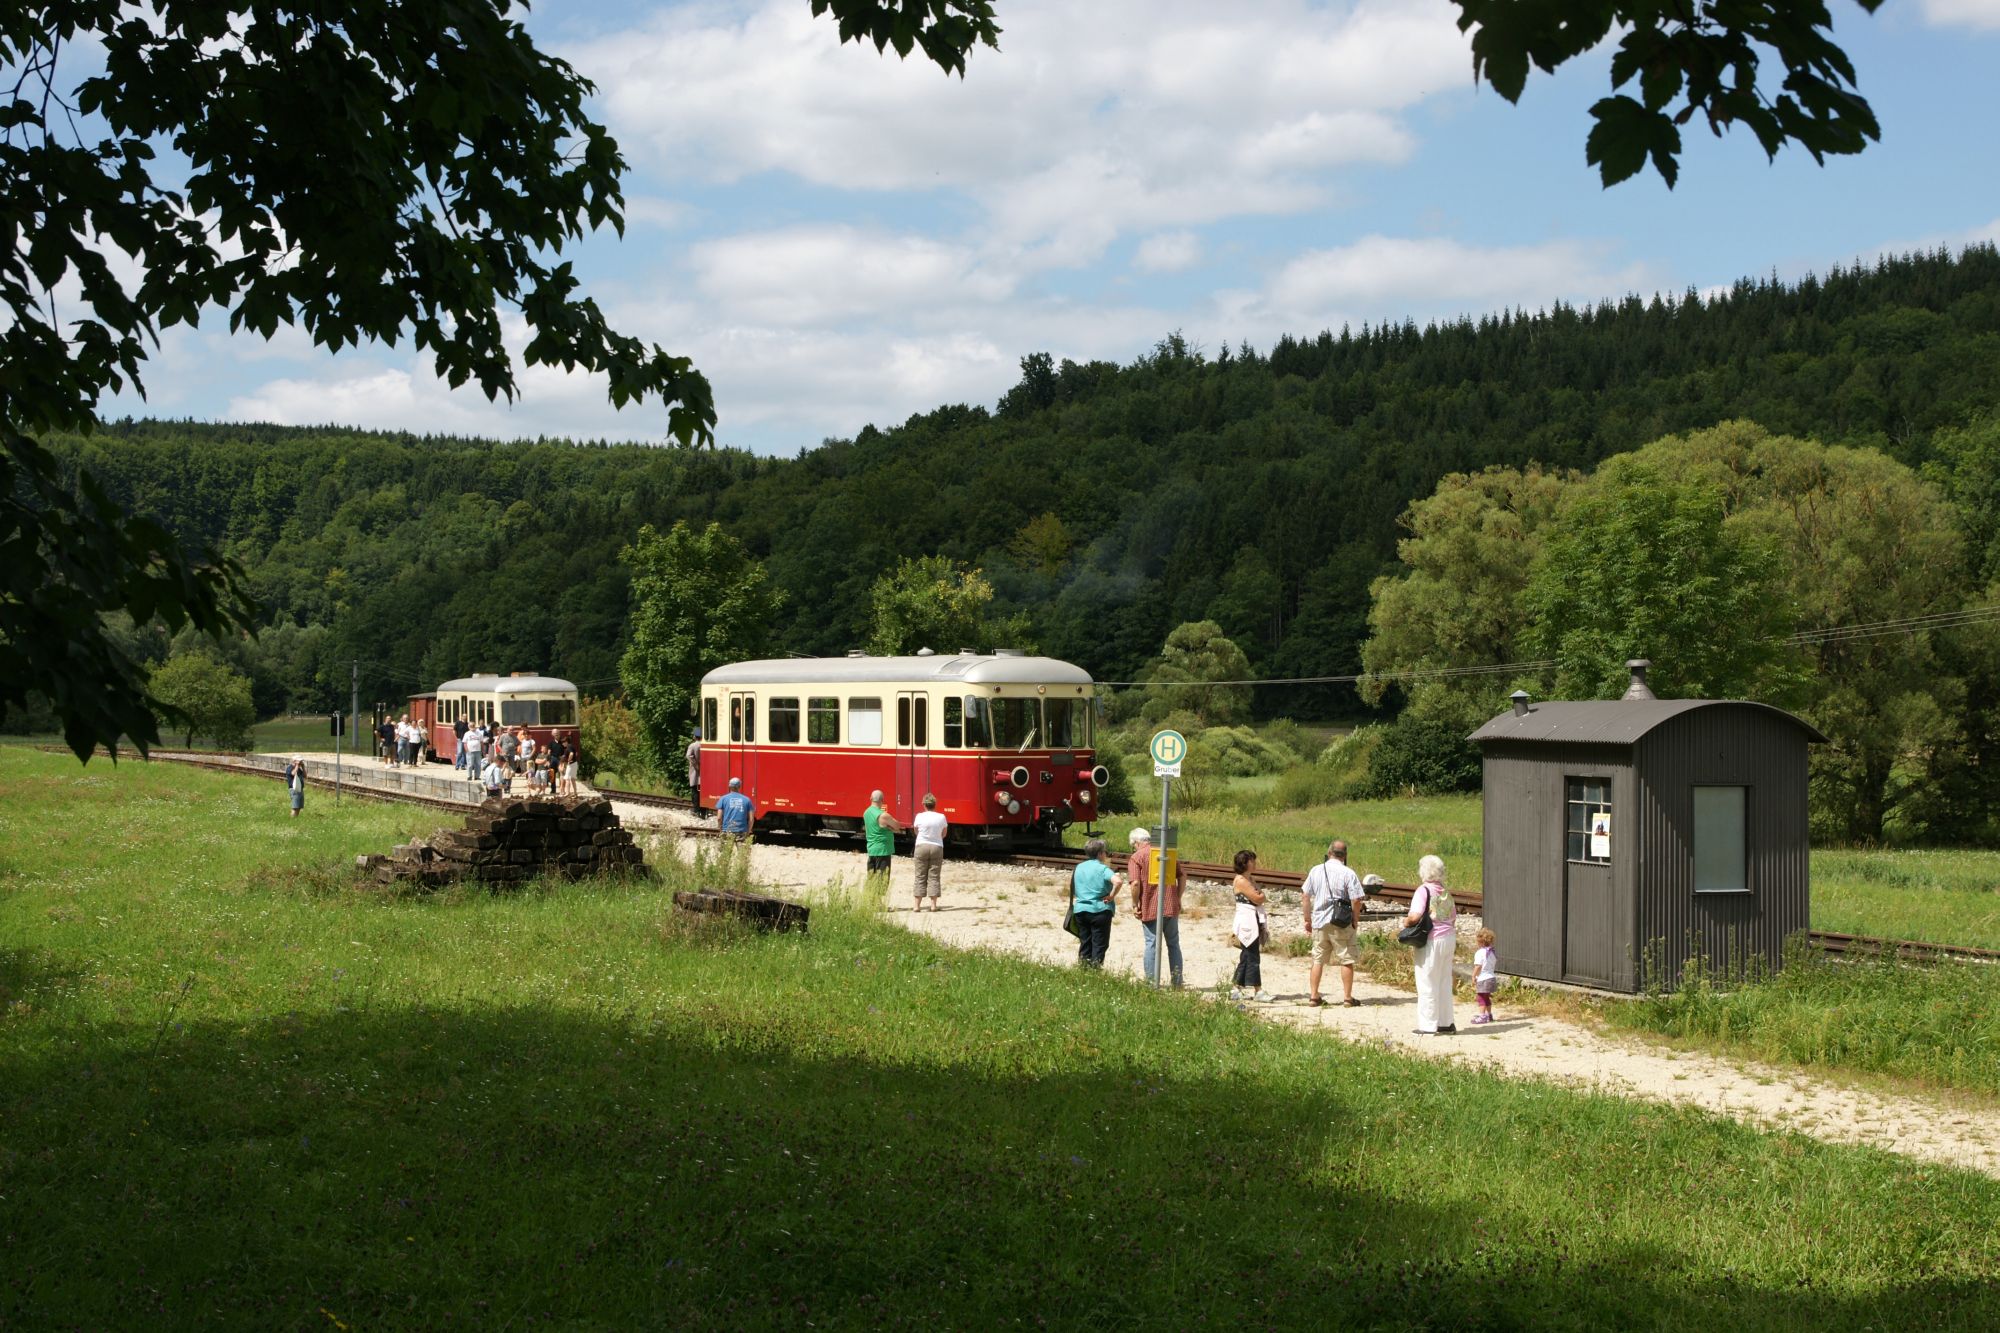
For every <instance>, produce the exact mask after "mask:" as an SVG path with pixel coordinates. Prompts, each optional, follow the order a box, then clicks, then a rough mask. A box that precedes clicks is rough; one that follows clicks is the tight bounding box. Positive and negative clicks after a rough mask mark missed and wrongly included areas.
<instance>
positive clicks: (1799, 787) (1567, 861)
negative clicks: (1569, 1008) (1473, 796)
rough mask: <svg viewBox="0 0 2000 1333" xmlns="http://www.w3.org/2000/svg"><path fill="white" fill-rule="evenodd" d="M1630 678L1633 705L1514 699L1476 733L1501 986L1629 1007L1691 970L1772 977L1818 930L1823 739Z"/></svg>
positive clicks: (1486, 887) (1488, 912) (1640, 669)
mask: <svg viewBox="0 0 2000 1333" xmlns="http://www.w3.org/2000/svg"><path fill="white" fill-rule="evenodd" d="M1627 665H1628V666H1630V667H1631V669H1632V688H1631V689H1629V690H1628V691H1627V692H1626V694H1625V697H1624V698H1623V699H1620V700H1618V701H1616V702H1605V701H1592V702H1549V703H1540V704H1534V703H1530V702H1528V697H1527V696H1526V695H1525V694H1516V695H1515V696H1514V707H1513V709H1512V711H1510V712H1507V713H1503V714H1501V715H1500V716H1499V717H1496V718H1494V719H1493V720H1492V721H1490V722H1488V723H1487V724H1486V725H1485V726H1483V727H1481V728H1480V729H1479V730H1478V731H1475V732H1474V733H1472V736H1471V739H1472V740H1473V741H1474V742H1476V743H1477V744H1478V745H1479V747H1480V750H1481V752H1482V754H1483V756H1484V767H1485V801H1484V818H1485V843H1484V859H1483V868H1484V884H1483V886H1482V889H1483V893H1484V897H1485V900H1486V905H1485V919H1486V923H1487V925H1489V926H1491V927H1492V929H1493V932H1494V934H1495V935H1496V936H1497V937H1498V945H1497V947H1498V951H1499V954H1500V966H1501V970H1502V971H1504V972H1508V973H1511V974H1513V975H1516V976H1523V977H1538V978H1541V979H1544V980H1548V981H1564V982H1572V983H1575V984H1578V985H1584V986H1596V987H1601V988H1603V989H1607V990H1616V991H1627V992H1630V991H1636V990H1639V989H1640V988H1641V987H1643V986H1646V985H1648V984H1661V985H1666V986H1672V985H1674V984H1675V983H1676V982H1677V981H1678V980H1679V979H1680V977H1681V975H1682V969H1683V967H1684V965H1685V964H1686V963H1687V961H1688V960H1689V959H1690V958H1693V957H1703V958H1706V959H1707V960H1708V962H1709V963H1710V965H1712V966H1715V967H1718V968H1721V969H1724V970H1725V971H1728V972H1731V973H1737V972H1740V971H1741V970H1742V969H1743V968H1745V967H1746V966H1747V965H1748V964H1749V963H1750V961H1751V960H1752V959H1753V958H1754V959H1760V960H1762V962H1763V963H1764V964H1765V965H1767V966H1769V967H1771V968H1774V969H1775V968H1776V967H1777V966H1778V965H1779V963H1780V962H1781V960H1782V958H1783V950H1784V942H1785V939H1786V937H1788V936H1790V935H1792V934H1793V933H1795V932H1797V931H1802V930H1805V929H1806V928H1807V923H1808V920H1809V904H1810V895H1811V876H1810V868H1809V864H1808V860H1807V857H1808V840H1807V834H1806V746H1807V745H1808V744H1811V743H1813V742H1817V741H1824V740H1825V739H1826V738H1825V737H1824V736H1822V735H1820V734H1819V732H1817V731H1816V730H1814V729H1813V728H1812V727H1811V726H1810V725H1808V724H1807V723H1805V722H1804V721H1802V720H1800V719H1799V718H1797V717H1794V716H1792V715H1791V714H1790V713H1787V712H1785V711H1783V710H1782V709H1777V708H1772V707H1770V706H1769V705H1766V704H1757V703H1745V702H1742V701H1738V700H1719V699H1659V698H1655V697H1654V695H1653V693H1652V691H1651V690H1650V689H1648V688H1647V687H1646V683H1645V671H1646V668H1647V666H1649V665H1650V663H1647V662H1644V661H1635V662H1631V663H1628V664H1627ZM1655 969H1657V970H1656V971H1655ZM1649 973H1650V975H1649Z"/></svg>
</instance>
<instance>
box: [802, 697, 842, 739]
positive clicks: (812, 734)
mask: <svg viewBox="0 0 2000 1333" xmlns="http://www.w3.org/2000/svg"><path fill="white" fill-rule="evenodd" d="M806 739H807V740H808V741H810V742H812V743H813V744H814V745H838V744H840V700H838V699H831V698H814V699H808V700H806Z"/></svg>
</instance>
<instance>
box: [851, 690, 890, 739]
mask: <svg viewBox="0 0 2000 1333" xmlns="http://www.w3.org/2000/svg"><path fill="white" fill-rule="evenodd" d="M847 741H848V744H850V745H880V744H881V743H882V701H881V700H880V699H849V700H848V701H847Z"/></svg>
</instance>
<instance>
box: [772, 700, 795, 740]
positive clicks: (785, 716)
mask: <svg viewBox="0 0 2000 1333" xmlns="http://www.w3.org/2000/svg"><path fill="white" fill-rule="evenodd" d="M765 707H766V708H767V709H769V712H770V715H769V717H768V718H767V719H766V721H768V722H769V723H770V727H771V741H772V743H773V744H776V743H778V742H780V741H782V742H784V743H785V744H787V745H789V744H793V743H795V742H797V740H798V739H799V701H798V700H797V699H796V698H793V699H773V700H771V702H770V703H769V704H767V705H765Z"/></svg>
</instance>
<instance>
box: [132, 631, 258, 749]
mask: <svg viewBox="0 0 2000 1333" xmlns="http://www.w3.org/2000/svg"><path fill="white" fill-rule="evenodd" d="M150 686H151V689H152V694H153V698H154V699H155V700H156V701H157V705H158V707H159V709H160V716H161V717H162V718H163V719H165V720H166V721H168V722H170V723H173V724H175V725H177V726H178V727H179V728H180V729H181V730H183V731H184V732H185V734H186V736H187V744H189V745H193V744H194V738H195V737H197V736H206V737H208V738H209V739H210V740H212V741H214V742H215V744H216V746H217V747H218V748H220V749H224V750H245V749H248V748H249V746H250V727H251V724H252V723H254V722H256V720H257V706H256V704H254V703H253V702H252V701H251V698H250V678H249V677H248V676H245V675H243V674H242V673H241V672H239V671H237V670H235V669H234V668H232V667H229V666H225V665H224V664H223V663H221V662H219V661H217V660H216V659H215V658H213V657H211V656H209V655H208V654H207V653H204V652H190V653H182V654H181V655H180V656H178V657H170V658H168V659H167V660H166V661H165V662H163V663H161V664H160V665H159V666H157V667H155V668H154V669H153V672H152V678H151V681H150Z"/></svg>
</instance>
